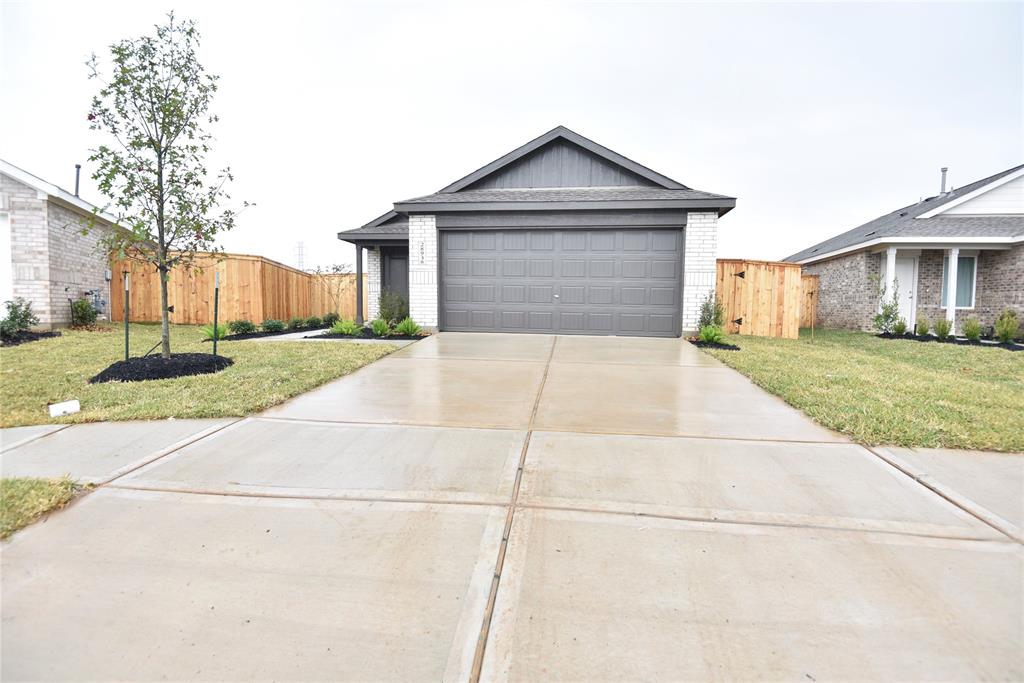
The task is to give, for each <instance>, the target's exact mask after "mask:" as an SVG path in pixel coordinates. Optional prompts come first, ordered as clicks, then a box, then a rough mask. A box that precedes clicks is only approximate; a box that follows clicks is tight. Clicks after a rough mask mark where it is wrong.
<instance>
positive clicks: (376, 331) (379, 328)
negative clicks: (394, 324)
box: [370, 318, 391, 337]
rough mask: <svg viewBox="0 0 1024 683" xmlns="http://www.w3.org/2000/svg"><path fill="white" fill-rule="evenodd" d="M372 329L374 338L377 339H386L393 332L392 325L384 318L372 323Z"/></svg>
mask: <svg viewBox="0 0 1024 683" xmlns="http://www.w3.org/2000/svg"><path fill="white" fill-rule="evenodd" d="M370 329H372V330H373V336H375V337H386V336H388V333H389V332H391V323H389V322H388V321H387V320H385V319H384V318H377V319H376V320H374V321H373V322H372V323H370Z"/></svg>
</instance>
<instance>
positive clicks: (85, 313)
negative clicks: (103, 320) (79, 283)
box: [71, 299, 96, 327]
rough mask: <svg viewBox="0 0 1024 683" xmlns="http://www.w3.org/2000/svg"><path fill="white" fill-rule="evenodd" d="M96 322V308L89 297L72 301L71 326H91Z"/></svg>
mask: <svg viewBox="0 0 1024 683" xmlns="http://www.w3.org/2000/svg"><path fill="white" fill-rule="evenodd" d="M95 324H96V309H95V308H94V307H93V305H92V302H91V301H89V300H88V299H76V300H75V301H72V302H71V327H89V326H90V325H95Z"/></svg>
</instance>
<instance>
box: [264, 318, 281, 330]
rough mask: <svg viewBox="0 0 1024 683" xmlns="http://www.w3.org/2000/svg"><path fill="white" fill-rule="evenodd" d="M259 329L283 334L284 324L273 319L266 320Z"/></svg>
mask: <svg viewBox="0 0 1024 683" xmlns="http://www.w3.org/2000/svg"><path fill="white" fill-rule="evenodd" d="M260 328H261V329H262V330H263V331H264V332H284V322H283V321H281V320H274V319H273V318H267V319H266V320H264V321H263V324H261V325H260Z"/></svg>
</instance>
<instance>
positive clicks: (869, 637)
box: [2, 333, 1024, 681]
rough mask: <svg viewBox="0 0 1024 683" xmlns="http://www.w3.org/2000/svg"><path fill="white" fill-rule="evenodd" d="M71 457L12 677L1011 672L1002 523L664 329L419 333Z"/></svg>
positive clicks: (8, 647) (17, 556)
mask: <svg viewBox="0 0 1024 683" xmlns="http://www.w3.org/2000/svg"><path fill="white" fill-rule="evenodd" d="M76 429H79V427H72V428H68V429H63V430H60V431H56V432H54V433H49V434H47V433H41V435H35V434H33V435H31V436H32V439H31V440H26V436H25V435H19V439H21V441H20V442H19V443H20V444H21V445H14V446H12V448H11V450H9V451H5V453H4V456H3V457H4V462H10V461H11V460H9V458H11V456H12V455H13V454H17V453H19V451H20V452H21V455H20V456H19V459H20V461H22V462H31V461H32V456H33V454H34V453H37V454H38V455H37V457H36V459H37V460H38V461H39V462H42V463H44V464H45V465H46V467H50V466H51V464H52V463H51V461H52V459H53V458H54V457H56V456H55V455H54V454H55V453H58V454H59V449H57V450H54V448H53V447H52V444H56V443H57V441H49V444H50V446H48V445H47V443H48V440H50V439H58V437H60V438H61V439H73V437H74V434H75V433H74V430H76ZM61 435H64V436H61ZM47 449H49V450H47ZM883 455H884V454H883ZM57 460H58V463H57V464H58V465H59V464H60V463H59V460H60V459H59V457H58V458H57ZM128 460H130V461H131V463H130V466H128V465H127V464H126V463H127V462H128ZM908 460H909V457H908ZM937 462H938V461H937V460H936V461H935V462H934V463H930V464H929V467H931V468H932V470H930V471H935V472H938V468H939V465H938V464H937ZM1000 462H1001V463H1002V466H1004V467H1005V461H1000ZM96 471H97V472H99V470H96ZM85 474H90V472H85ZM971 475H972V476H971V477H970V478H965V479H964V481H965V482H966V483H967V484H968V489H969V491H968V493H970V494H972V495H974V496H975V497H976V498H979V499H984V500H985V501H986V502H987V503H988V504H989V507H992V508H995V509H998V510H1000V511H1001V514H1003V516H1005V517H1010V516H1011V515H1010V513H1009V512H1006V510H1008V509H1009V508H1008V507H1007V506H1008V505H1012V503H1013V500H1012V492H1011V493H1007V492H1006V490H1005V487H1004V488H1003V489H1000V490H999V491H998V496H997V495H996V494H995V493H990V488H987V487H986V485H985V484H984V483H982V480H983V479H984V475H983V473H982V472H981V471H980V470H979V471H975V470H972V473H971ZM96 476H97V477H99V479H98V480H99V481H102V482H105V483H104V484H103V485H102V486H101V487H100V489H99V490H97V491H95V492H93V493H91V494H89V495H88V496H86V497H84V498H83V499H82V500H80V501H79V502H78V503H76V504H74V505H72V506H71V507H70V508H69V509H67V510H65V511H63V512H61V513H58V514H55V515H52V516H51V517H50V518H48V519H47V520H45V521H44V522H43V523H39V524H37V525H35V526H33V527H30V528H29V529H27V530H25V531H23V532H21V533H18V534H16V535H15V536H14V537H13V539H12V540H11V541H10V542H7V543H5V544H4V547H3V558H2V561H3V568H2V569H3V576H4V580H3V586H2V589H3V595H2V598H3V608H2V613H3V634H2V638H3V642H2V645H3V652H4V657H3V664H2V667H3V668H2V675H3V678H5V679H9V680H15V679H26V680H28V679H37V680H38V679H48V680H53V679H62V678H63V679H69V678H72V679H73V678H102V679H120V680H127V679H143V678H157V677H166V678H174V679H181V678H194V679H202V680H223V679H242V678H253V679H309V680H312V679H332V680H339V679H349V680H351V679H360V680H438V679H440V680H453V681H455V680H517V681H534V680H541V679H543V680H652V679H668V680H680V679H702V680H706V679H721V678H732V679H736V678H745V679H749V678H767V677H770V678H789V679H799V680H805V681H806V680H821V679H822V678H846V679H852V678H857V679H893V678H916V679H921V678H943V679H953V678H1010V679H1017V678H1020V677H1022V676H1024V671H1022V668H1021V657H1020V652H1021V648H1022V641H1024V635H1022V622H1024V614H1022V603H1024V595H1022V588H1021V587H1022V584H1024V581H1022V576H1024V574H1022V571H1024V570H1022V562H1024V556H1022V552H1021V551H1022V546H1021V544H1020V543H1018V542H1016V541H1015V540H1014V539H1013V538H1012V537H1011V536H1010V535H1008V534H1007V533H1006V531H1005V529H1001V528H1000V526H999V525H998V524H993V523H991V520H987V519H986V516H985V515H984V514H979V513H978V511H977V510H975V509H973V508H972V507H971V506H970V505H966V504H962V503H959V502H958V501H959V499H958V498H957V497H956V496H952V495H940V492H937V491H936V487H929V486H926V485H925V483H927V482H922V481H921V480H920V479H919V478H916V477H915V476H914V475H913V474H912V473H908V468H906V467H903V468H901V467H897V466H895V465H894V464H893V463H892V462H890V461H889V460H888V459H886V458H883V457H881V456H880V455H879V454H878V453H875V452H872V451H870V450H868V449H865V448H863V447H861V446H858V445H856V444H852V443H849V442H848V441H847V440H846V439H844V438H843V437H841V436H840V435H837V434H835V433H832V432H830V431H828V430H826V429H824V428H822V427H820V426H818V425H816V424H815V423H814V422H812V421H811V420H809V419H808V418H807V417H806V416H804V415H803V414H801V413H800V412H798V411H796V410H794V409H793V408H791V407H789V406H788V405H786V404H785V403H783V402H782V401H781V400H779V399H777V398H775V397H773V396H770V395H768V394H767V393H765V392H764V391H762V390H761V389H759V388H757V387H756V386H754V385H753V384H751V383H750V382H749V381H748V380H747V379H745V378H744V377H742V376H741V375H739V374H738V373H736V372H734V371H732V370H730V369H728V368H725V367H724V366H722V365H721V364H720V363H718V362H717V361H715V360H714V359H712V358H710V357H708V356H707V355H705V354H703V353H701V352H700V351H698V350H697V349H696V348H694V347H693V346H692V345H690V344H689V343H687V342H685V341H682V340H678V339H675V340H673V339H628V338H615V337H554V336H545V335H511V334H510V335H504V334H452V333H441V334H437V335H434V336H432V337H429V338H428V339H425V340H423V341H420V342H417V343H415V344H412V345H410V346H407V347H405V348H403V349H401V350H399V351H397V352H395V353H394V354H392V355H390V356H389V357H387V358H385V359H383V360H381V361H378V362H377V363H374V364H372V365H369V366H366V367H364V368H362V369H360V370H358V371H356V372H354V373H353V374H351V375H349V376H347V377H344V378H342V379H340V380H337V381H335V382H332V383H330V384H327V385H325V386H323V387H321V388H320V389H317V390H314V391H312V392H309V393H307V394H305V395H302V396H299V397H297V398H295V399H292V400H291V401H288V402H287V403H285V404H282V405H281V406H278V407H277V408H274V409H271V410H269V411H266V412H265V413H263V414H262V415H259V416H254V417H252V418H248V419H244V420H240V421H236V422H233V423H230V424H223V425H221V424H218V425H217V426H216V429H210V430H208V433H203V434H200V435H199V436H198V437H197V438H184V437H182V438H179V440H178V441H175V442H169V443H168V444H167V445H166V446H165V447H164V448H163V450H161V451H160V452H158V453H156V454H155V455H154V456H153V457H149V456H147V457H145V458H142V459H141V460H140V459H138V458H134V455H133V458H129V459H127V460H125V462H121V461H118V462H117V463H116V467H115V466H114V464H111V465H110V466H108V467H107V469H105V470H103V472H101V473H100V474H99V475H96ZM940 476H942V478H943V483H944V485H945V486H946V487H947V488H948V489H950V490H953V489H956V488H957V485H958V481H959V480H958V476H960V475H958V474H957V472H956V471H954V469H953V468H952V467H948V468H947V469H946V470H943V471H942V472H941V473H940ZM964 497H965V498H966V497H967V495H966V494H965V496H964ZM1018 505H1019V501H1018ZM1014 521H1015V522H1019V520H1017V519H1015V520H1014Z"/></svg>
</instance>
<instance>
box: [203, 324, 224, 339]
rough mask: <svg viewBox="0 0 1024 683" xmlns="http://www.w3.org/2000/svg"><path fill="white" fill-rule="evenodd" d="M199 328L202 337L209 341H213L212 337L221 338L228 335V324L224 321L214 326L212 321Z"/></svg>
mask: <svg viewBox="0 0 1024 683" xmlns="http://www.w3.org/2000/svg"><path fill="white" fill-rule="evenodd" d="M201 330H202V332H203V338H204V339H207V340H209V341H213V339H214V337H216V338H217V339H223V338H224V337H226V336H228V326H227V325H225V324H224V323H220V324H218V325H217V327H214V326H213V323H210V324H209V325H203V327H202V328H201Z"/></svg>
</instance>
